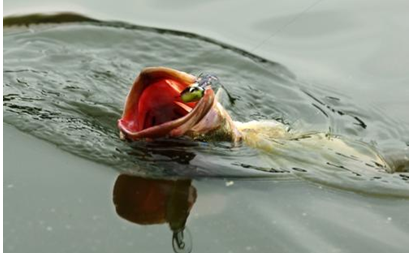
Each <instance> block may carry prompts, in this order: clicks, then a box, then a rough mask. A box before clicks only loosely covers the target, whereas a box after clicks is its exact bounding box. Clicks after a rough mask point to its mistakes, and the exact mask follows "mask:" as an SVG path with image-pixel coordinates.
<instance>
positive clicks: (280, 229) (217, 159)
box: [3, 22, 409, 252]
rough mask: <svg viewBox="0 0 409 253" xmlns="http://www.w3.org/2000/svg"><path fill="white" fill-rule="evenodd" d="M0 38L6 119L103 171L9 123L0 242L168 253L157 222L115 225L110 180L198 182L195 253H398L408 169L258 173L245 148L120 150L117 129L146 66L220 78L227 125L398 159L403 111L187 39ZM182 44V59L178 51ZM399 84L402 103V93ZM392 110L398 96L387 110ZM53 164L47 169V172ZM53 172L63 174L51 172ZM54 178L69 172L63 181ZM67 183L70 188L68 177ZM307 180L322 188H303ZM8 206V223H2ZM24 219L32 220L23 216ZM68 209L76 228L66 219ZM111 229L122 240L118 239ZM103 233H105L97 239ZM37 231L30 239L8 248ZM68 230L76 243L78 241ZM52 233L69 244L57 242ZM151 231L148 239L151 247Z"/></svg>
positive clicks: (79, 27)
mask: <svg viewBox="0 0 409 253" xmlns="http://www.w3.org/2000/svg"><path fill="white" fill-rule="evenodd" d="M260 27H261V28H262V26H260ZM3 42H4V59H3V62H4V74H3V77H4V84H3V88H4V89H3V90H4V97H3V101H4V102H3V103H4V119H3V120H4V122H6V123H7V124H10V125H13V126H14V127H16V128H18V129H19V130H22V131H23V132H26V133H29V134H30V135H34V136H36V137H39V138H41V139H45V140H47V141H49V142H51V143H53V144H54V145H56V146H58V147H59V148H60V149H62V150H65V151H68V152H70V153H73V154H76V155H79V156H82V157H83V158H86V159H88V160H91V161H94V162H97V163H98V164H99V165H96V164H94V163H89V162H86V161H83V160H82V159H78V158H75V157H73V156H70V155H68V154H66V153H65V152H61V151H55V150H53V148H52V147H53V146H50V145H48V144H43V143H42V142H38V141H36V140H35V139H33V138H31V137H29V136H26V135H20V134H18V132H16V131H15V130H14V129H13V128H11V127H9V126H8V125H6V128H5V129H6V131H5V144H6V145H5V146H6V147H8V148H6V150H10V152H9V153H5V191H6V193H5V203H10V205H9V208H8V209H7V208H6V209H5V217H6V218H5V221H7V222H5V228H6V237H5V239H6V242H7V239H8V238H10V239H9V240H8V241H9V244H6V248H5V249H7V250H9V251H11V250H12V249H17V250H18V251H25V250H26V249H28V248H30V247H31V248H32V247H36V248H37V249H39V250H42V251H52V250H55V249H56V248H58V247H60V248H61V251H69V250H70V249H75V251H80V252H82V251H84V252H89V251H90V250H93V249H95V250H97V251H102V252H110V251H113V250H116V251H124V252H127V251H130V250H132V251H134V250H135V249H136V250H137V251H142V252H157V251H160V250H162V251H163V252H166V251H169V250H171V244H170V238H171V232H170V231H169V230H168V229H167V228H166V227H165V228H163V227H164V226H162V227H161V229H159V230H158V227H155V226H153V227H140V226H136V225H133V224H131V223H124V221H122V220H121V219H120V218H119V217H116V216H115V212H114V211H113V205H112V202H111V199H112V196H111V195H112V194H111V192H110V191H111V190H112V187H113V184H114V183H113V182H114V181H115V175H116V173H117V172H118V171H119V172H129V173H132V174H133V175H146V174H148V175H156V176H161V177H163V176H167V177H168V176H176V175H179V176H180V175H183V176H194V177H196V178H199V179H198V181H194V182H193V185H194V187H196V189H197V195H198V197H197V201H196V203H195V205H194V206H193V209H192V213H191V215H190V218H189V219H188V227H189V228H190V233H191V234H192V237H193V242H194V243H193V245H194V251H198V252H200V251H203V252H206V251H208V250H209V247H210V246H209V245H211V247H213V248H212V251H222V252H223V251H224V252H229V251H231V252H245V251H257V252H266V251H273V249H277V250H278V252H282V251H289V252H299V251H311V252H316V251H318V252H320V251H328V250H335V251H341V252H343V251H347V252H356V251H362V250H365V251H367V250H371V251H374V250H378V251H379V252H382V251H384V250H386V249H388V250H395V251H396V252H399V251H401V250H403V249H404V248H405V242H404V239H403V238H404V237H405V235H407V233H408V225H409V224H408V219H407V218H406V216H405V215H404V214H402V213H403V212H402V210H404V209H405V208H407V200H406V198H403V197H404V196H407V194H408V184H407V173H399V174H385V173H380V172H368V173H369V174H368V175H365V176H364V177H362V176H356V175H355V174H353V173H351V172H350V171H349V170H341V171H340V170H338V169H334V168H327V167H325V166H321V163H319V162H317V164H316V166H311V167H305V168H303V169H302V170H291V168H293V167H294V166H293V165H292V163H294V161H289V165H290V166H289V168H290V170H289V169H288V168H278V172H277V168H274V170H271V169H270V171H268V168H271V164H269V163H268V162H269V160H265V159H262V161H261V162H260V156H265V154H262V153H260V151H258V150H254V149H251V148H248V147H245V146H242V147H238V148H233V149H232V148H231V147H230V145H229V144H228V143H198V142H191V141H188V140H182V141H179V140H178V141H166V140H164V141H161V142H158V143H148V144H146V143H137V144H133V145H129V144H126V143H123V142H121V141H119V140H118V138H117V130H116V127H115V122H116V119H117V118H119V115H120V113H121V107H122V103H123V99H124V97H125V95H126V93H127V91H128V89H129V86H130V84H131V83H132V81H133V79H134V78H135V76H136V74H137V71H136V70H138V69H141V68H142V67H144V66H155V65H165V66H170V67H174V68H177V69H181V70H184V71H187V72H191V73H194V74H199V73H201V72H202V71H211V72H213V73H216V74H217V75H218V76H220V78H221V79H222V81H223V84H224V85H225V86H226V87H227V89H228V90H229V92H231V94H232V95H233V96H234V97H235V98H237V100H236V103H235V104H234V105H231V104H228V103H227V104H226V107H227V108H228V109H229V111H230V112H231V114H232V116H233V118H235V119H236V120H240V121H248V120H254V119H256V120H260V119H276V120H280V121H283V122H284V123H286V124H288V125H289V126H291V128H294V129H297V130H299V131H309V130H314V131H322V132H331V133H333V134H340V135H342V136H345V137H348V138H350V139H352V140H355V141H359V142H361V141H363V142H366V143H370V144H371V145H372V146H375V147H376V148H377V149H379V150H381V151H382V152H383V153H384V154H391V153H392V154H395V153H396V154H399V155H405V149H406V150H407V142H408V139H407V136H409V135H408V125H407V124H406V123H405V122H408V121H407V119H406V118H402V117H396V115H398V114H399V113H395V117H394V116H393V115H391V114H390V113H389V112H388V111H385V110H382V109H381V108H380V107H379V105H374V104H373V103H370V102H368V101H367V99H362V100H356V99H355V94H354V92H353V91H351V93H345V90H343V89H344V88H343V87H338V86H337V85H335V87H334V86H332V85H331V84H323V83H322V81H320V80H319V78H317V79H318V80H317V81H315V82H314V81H312V80H305V79H303V78H300V77H299V76H298V72H297V71H296V69H297V67H295V68H294V69H295V70H294V69H292V70H291V71H289V70H288V69H287V68H286V67H284V65H282V64H278V63H274V62H271V61H265V60H263V58H260V57H256V56H253V55H249V54H247V53H246V52H244V51H242V50H240V49H237V48H235V47H231V46H227V45H226V44H220V43H214V41H213V40H209V39H203V38H201V37H197V36H192V35H191V34H186V33H174V32H168V31H164V30H155V29H140V27H134V26H131V25H128V24H124V23H113V22H105V23H90V22H87V23H74V24H62V25H57V26H56V25H32V26H30V27H29V28H26V27H12V28H5V32H4V39H3ZM181 46H182V47H183V49H184V50H175V49H177V48H179V47H181ZM152 52H154V53H152ZM267 55H268V54H267ZM295 65H297V64H295ZM301 75H302V73H301ZM395 76H396V75H395ZM398 77H399V75H398ZM334 79H336V75H334ZM351 82H352V81H351ZM395 89H396V90H397V93H396V94H397V95H396V96H397V98H399V96H402V92H403V93H404V92H405V91H407V86H404V85H403V84H402V85H401V86H399V85H395ZM272 91H273V92H272ZM400 91H402V92H400ZM379 92H382V91H379ZM389 97H394V95H393V94H391V95H389ZM400 103H401V101H400V100H399V99H397V101H396V104H395V105H394V106H397V105H399V104H400ZM402 115H404V114H402ZM23 143H24V144H23ZM40 143H41V144H40ZM30 146H31V148H30ZM15 149H19V150H20V151H21V152H25V153H24V154H27V157H31V159H30V163H28V164H27V163H25V164H21V163H22V161H18V160H16V159H15V158H14V157H15V156H14V155H13V152H11V151H12V150H15ZM5 152H6V151H5ZM33 152H34V154H35V155H31V156H29V155H30V154H32V153H33ZM35 152H37V153H35ZM299 155H301V156H302V155H308V153H307V154H306V153H302V154H301V153H300V154H299ZM41 157H43V158H41ZM51 157H53V158H51ZM54 157H56V158H54ZM52 161H55V164H54V165H53V166H52V165H51V164H48V163H52ZM64 161H65V162H64ZM74 161H75V162H74ZM210 161H211V162H210ZM57 164H58V165H57ZM63 164H65V165H64V166H63ZM67 164H69V166H67ZM254 164H255V165H256V166H248V165H254ZM243 165H244V166H243ZM353 165H356V166H362V165H359V164H358V163H357V164H353ZM105 166H107V167H105ZM55 167H61V168H60V169H58V171H59V172H58V173H57V171H56V169H55ZM65 167H69V168H65ZM71 167H72V168H71ZM84 167H87V168H84ZM88 167H90V169H89V170H88V171H87V172H84V170H87V169H88ZM92 167H95V168H96V169H95V170H94V169H92ZM98 167H100V168H98ZM35 168H37V169H35ZM64 168H65V169H64ZM110 168H111V169H110ZM112 168H114V169H115V170H112ZM266 168H267V169H266ZM356 169H358V168H354V167H352V170H353V171H354V170H356ZM33 170H35V171H36V173H35V174H33V172H32V171H33ZM63 170H66V171H65V173H68V175H67V176H66V177H63V176H62V175H63V174H60V173H62V172H61V171H63ZM107 170H109V171H107ZM284 170H285V171H289V172H288V173H283V172H282V171H284ZM304 170H305V171H306V172H303V171H304ZM16 171H19V172H16ZM91 171H92V172H91ZM98 171H99V172H98ZM101 171H102V172H101ZM266 171H268V172H266ZM94 173H96V174H97V175H95V174H94ZM305 174H307V176H305ZM23 175H26V176H25V177H22V176H23ZM41 175H44V176H41ZM53 175H54V176H53ZM94 176H97V178H94ZM35 177H38V180H33V178H35ZM67 177H68V178H72V180H68V182H66V181H67V180H66V178H67ZM98 177H100V179H98ZM209 177H211V178H214V177H216V178H220V179H215V180H209V179H206V178H209ZM232 177H234V178H232ZM237 177H240V178H242V179H240V180H238V179H237ZM255 177H257V178H259V179H257V180H256V179H255ZM74 178H77V179H74ZM250 178H253V179H252V180H250ZM305 178H308V179H309V180H304V179H305ZM316 181H319V182H320V183H321V184H318V185H316V184H313V183H312V182H316ZM70 182H71V183H70ZM39 185H42V186H41V187H39ZM57 185H63V187H57ZM64 185H65V186H64ZM70 185H71V187H70ZM326 185H329V186H330V187H334V186H336V187H338V188H339V187H341V188H346V191H345V190H335V188H327V186H326ZM76 186H78V187H76ZM74 188H75V189H74ZM51 189H53V190H51ZM91 189H92V191H91ZM95 189H100V190H101V191H100V192H105V193H104V194H99V191H96V190H95ZM78 191H79V192H78ZM354 192H362V193H359V194H357V193H354ZM31 194H33V196H31V197H29V196H30V195H31ZM362 194H363V195H362ZM97 195H98V196H97ZM22 196H24V198H27V200H30V201H32V200H33V199H36V200H37V199H38V201H35V204H34V205H24V204H23V206H21V205H22V204H21V203H27V201H21V198H22ZM35 196H41V197H38V198H35ZM61 196H64V197H62V198H61ZM70 196H71V197H70ZM81 196H84V198H86V201H85V202H86V204H87V206H88V207H84V206H83V205H82V204H81V205H78V203H77V202H76V201H79V202H81V203H83V201H84V200H83V198H82V197H81ZM86 196H88V197H86ZM40 199H42V200H40ZM61 201H63V202H61ZM64 201H65V202H64ZM97 206H100V207H99V208H97ZM16 209H17V210H18V215H14V216H16V217H18V219H12V218H8V217H11V216H10V215H11V213H13V212H16ZM63 209H64V210H65V211H63ZM57 210H58V211H57ZM97 210H98V211H97ZM33 211H35V212H36V213H37V214H36V215H29V214H32V213H33ZM50 213H51V214H50ZM52 213H55V215H56V216H58V217H59V218H53V217H54V216H53V215H54V214H52ZM73 213H76V214H77V217H76V219H72V218H70V217H71V216H72V214H73ZM101 213H102V214H101ZM88 214H92V215H91V216H89V215H88ZM94 216H95V217H94ZM100 216H102V217H103V218H102V219H100V220H99V218H98V217H100ZM194 217H196V218H194ZM87 218H88V219H87ZM83 219H86V220H87V221H84V220H83ZM94 220H97V221H95V222H94ZM357 220H360V222H358V223H359V226H358V224H357V223H356V221H357ZM96 223H98V225H96ZM84 224H85V225H86V226H83V225H84ZM120 224H124V225H123V226H122V225H120ZM277 224H278V225H277ZM79 225H82V226H79ZM67 227H68V228H67ZM72 228H75V229H74V230H75V232H71V231H70V229H72ZM108 228H109V229H108ZM116 229H123V230H124V231H123V232H117V233H114V231H115V230H116ZM128 229H129V230H130V231H129V230H128ZM147 229H148V230H147ZM107 230H110V232H109V233H110V235H106V234H105V233H104V231H105V232H106V231H107ZM23 231H24V232H23ZM30 231H31V232H30ZM91 231H92V233H90V232H91ZM216 231H219V232H220V235H218V234H217V233H216ZM351 231H353V232H351ZM371 232H372V233H371ZM33 233H36V234H37V236H38V239H37V240H33V241H27V243H21V244H18V243H17V242H18V240H22V238H27V236H29V235H31V234H33ZM67 233H68V234H67ZM72 233H75V234H77V236H78V235H80V234H81V233H83V234H84V236H82V237H79V238H80V239H78V238H77V239H74V238H76V237H74V236H73V234H72ZM368 233H370V234H371V235H370V236H368ZM114 234H115V236H113V235H114ZM272 234H273V235H274V236H272ZM340 234H341V235H342V236H340ZM385 234H388V236H386V237H385V236H384V235H385ZM67 235H68V237H67ZM48 236H53V237H55V238H57V239H59V240H62V239H65V240H63V241H61V242H60V243H58V244H55V243H52V239H51V238H50V237H48ZM149 236H150V237H151V238H155V239H152V241H151V242H150V240H149V239H148V238H149ZM136 237H137V238H138V239H135V238H136ZM273 237H274V238H275V240H273V241H272V238H273ZM55 238H54V239H55ZM67 238H68V239H67ZM127 238H128V239H127ZM131 238H132V239H131ZM144 238H145V239H144ZM158 238H159V239H158ZM374 239H376V243H373V240H374ZM110 240H112V241H113V242H110ZM294 240H295V243H294ZM39 241H41V243H38V242H39ZM57 241H58V240H57ZM158 241H159V242H160V243H158ZM108 242H109V243H108ZM317 242H320V243H317ZM363 242H367V243H363ZM369 242H371V243H372V244H369ZM381 249H382V250H381Z"/></svg>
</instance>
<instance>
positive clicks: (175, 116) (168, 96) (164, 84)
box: [118, 67, 215, 140]
mask: <svg viewBox="0 0 409 253" xmlns="http://www.w3.org/2000/svg"><path fill="white" fill-rule="evenodd" d="M195 82H196V77H195V76H193V75H190V74H187V73H184V72H181V71H177V70H174V69H170V68H165V67H152V68H145V69H144V70H143V71H142V72H141V73H140V74H139V76H138V77H137V78H136V80H135V82H134V83H133V85H132V88H131V90H130V92H129V94H128V96H127V98H126V101H125V108H124V111H123V114H122V117H121V119H119V120H118V127H119V129H120V132H121V137H122V138H125V139H130V140H137V139H142V138H159V137H179V136H182V135H184V134H185V133H186V132H187V131H189V130H190V129H191V128H193V127H194V126H195V125H196V124H197V123H198V122H199V121H201V120H202V119H203V117H204V116H205V115H206V114H207V113H208V112H209V110H210V109H211V108H212V106H213V104H214V103H215V95H214V92H213V90H212V88H211V87H210V86H208V87H206V89H205V91H204V95H203V97H202V98H201V99H200V100H199V101H197V102H189V103H185V102H183V101H182V100H181V97H180V93H181V92H182V91H183V90H184V89H186V88H187V87H189V86H191V85H192V84H194V83H195Z"/></svg>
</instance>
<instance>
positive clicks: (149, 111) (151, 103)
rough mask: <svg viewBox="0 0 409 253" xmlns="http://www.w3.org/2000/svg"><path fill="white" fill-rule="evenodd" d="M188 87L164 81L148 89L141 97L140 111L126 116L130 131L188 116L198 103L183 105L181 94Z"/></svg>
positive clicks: (167, 80)
mask: <svg viewBox="0 0 409 253" xmlns="http://www.w3.org/2000/svg"><path fill="white" fill-rule="evenodd" d="M185 88H186V85H184V84H181V83H178V82H176V81H174V80H170V79H163V80H160V81H158V82H156V83H153V84H151V85H149V86H148V87H146V88H145V89H144V90H143V91H142V94H141V95H140V97H139V101H138V109H137V110H132V111H131V112H130V113H129V115H126V116H125V118H126V120H125V121H126V123H127V128H128V130H131V131H142V130H144V129H146V128H149V127H152V126H157V125H160V124H163V123H166V122H169V121H172V120H176V119H179V118H181V117H183V116H185V115H186V114H188V113H189V112H190V111H191V110H192V109H193V108H194V107H195V106H196V102H191V103H183V102H182V101H181V99H180V93H181V92H182V91H183V89H185Z"/></svg>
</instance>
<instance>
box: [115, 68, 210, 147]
mask: <svg viewBox="0 0 409 253" xmlns="http://www.w3.org/2000/svg"><path fill="white" fill-rule="evenodd" d="M158 69H159V68H158ZM164 69H165V70H166V68H164ZM172 71H175V73H176V74H180V73H182V74H186V73H183V72H180V71H176V70H172ZM143 72H144V71H142V72H141V74H140V76H141V75H142V73H143ZM137 80H138V79H137ZM135 84H136V85H138V83H137V81H136V82H135V83H134V85H135ZM151 84H153V83H152V82H151V83H147V84H143V86H144V87H142V88H141V89H138V91H137V92H136V93H134V94H133V93H132V90H131V92H130V93H129V95H128V97H127V101H126V103H125V108H127V105H128V104H129V103H133V104H137V103H138V101H139V98H140V96H141V94H142V93H143V91H144V90H145V89H146V88H147V87H148V86H149V85H151ZM181 84H182V85H185V86H186V87H188V86H189V85H191V83H187V82H181ZM133 88H134V87H133ZM132 96H134V97H136V99H137V101H134V98H133V97H132ZM214 103H215V94H214V92H213V90H212V88H211V87H210V86H208V87H206V89H205V93H204V96H203V97H202V98H201V99H200V100H199V101H198V102H197V104H196V106H195V107H194V108H193V109H192V110H191V111H190V112H189V113H187V114H186V115H185V116H182V117H180V118H178V119H175V120H171V121H167V122H164V123H162V124H159V125H155V126H151V127H148V128H145V129H142V130H140V131H134V130H131V129H129V128H128V127H127V120H125V119H124V118H125V110H124V113H123V115H122V117H121V119H119V120H118V124H117V125H118V128H119V130H120V133H121V138H123V139H129V140H138V139H143V138H152V139H153V138H159V137H179V136H182V135H183V134H185V133H186V132H187V131H188V130H190V129H191V128H192V127H193V126H194V125H196V124H197V123H198V122H199V121H200V120H201V119H203V117H204V116H205V115H206V114H207V113H208V112H209V111H210V109H211V108H212V106H213V104H214Z"/></svg>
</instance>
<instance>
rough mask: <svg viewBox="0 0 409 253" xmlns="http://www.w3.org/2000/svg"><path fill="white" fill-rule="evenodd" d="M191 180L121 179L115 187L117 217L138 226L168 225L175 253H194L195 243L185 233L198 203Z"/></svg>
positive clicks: (122, 177)
mask: <svg viewBox="0 0 409 253" xmlns="http://www.w3.org/2000/svg"><path fill="white" fill-rule="evenodd" d="M196 198H197V193H196V188H195V187H193V186H192V180H189V179H178V180H164V179H150V178H143V177H139V176H131V175H125V174H123V175H120V176H119V177H118V178H117V180H116V182H115V186H114V190H113V202H114V204H115V208H116V212H117V214H118V215H119V216H120V217H122V218H123V219H126V220H128V221H130V222H132V223H136V224H139V225H154V224H166V223H168V224H169V227H170V229H171V230H172V232H173V238H172V246H173V249H174V251H175V252H191V250H192V239H191V236H190V233H189V231H188V230H187V229H186V221H187V218H188V216H189V213H190V210H191V209H192V207H193V205H194V203H195V202H196Z"/></svg>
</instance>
